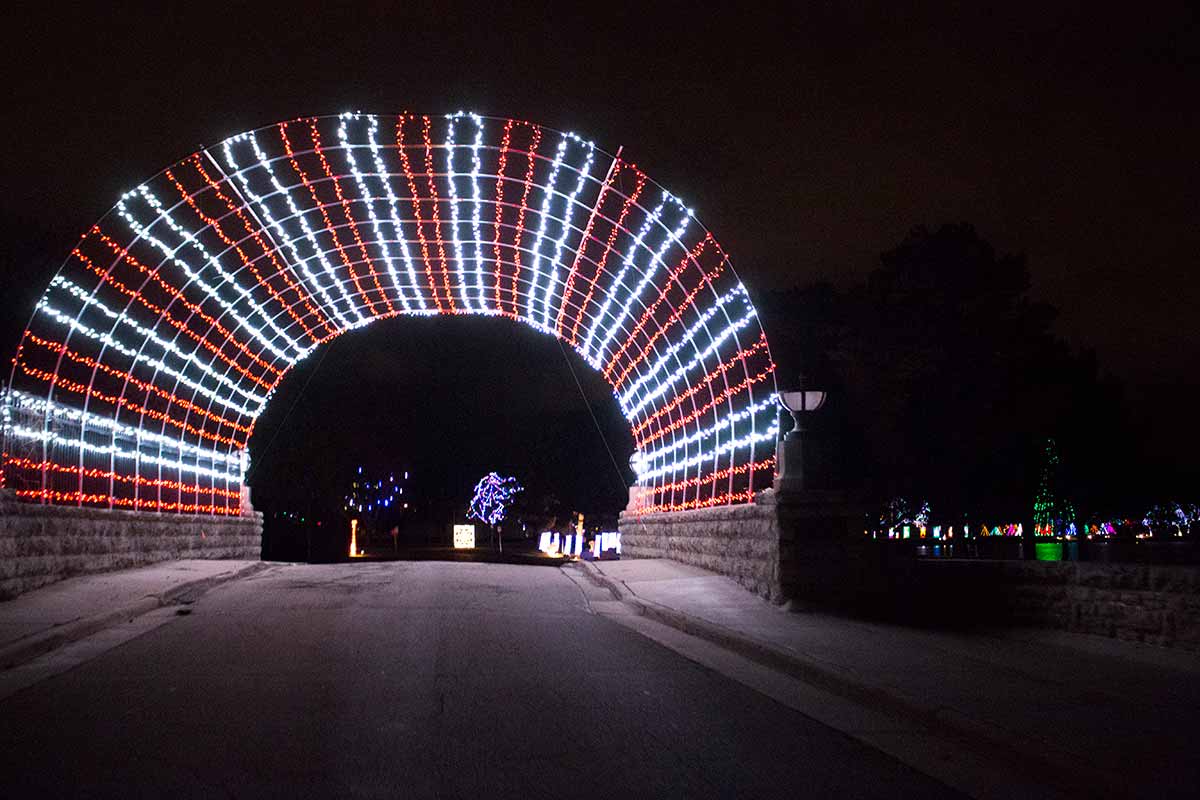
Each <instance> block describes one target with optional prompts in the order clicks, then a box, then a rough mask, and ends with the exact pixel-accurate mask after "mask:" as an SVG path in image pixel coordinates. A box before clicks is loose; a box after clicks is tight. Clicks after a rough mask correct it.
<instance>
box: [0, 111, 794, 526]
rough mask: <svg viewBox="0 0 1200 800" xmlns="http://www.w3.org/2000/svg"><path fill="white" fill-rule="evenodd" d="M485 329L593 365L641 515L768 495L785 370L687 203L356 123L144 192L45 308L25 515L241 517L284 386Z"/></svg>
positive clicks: (583, 143)
mask: <svg viewBox="0 0 1200 800" xmlns="http://www.w3.org/2000/svg"><path fill="white" fill-rule="evenodd" d="M438 314H450V315H467V314H475V315H486V316H495V317H502V318H505V319H509V320H512V321H514V322H519V323H521V324H524V325H528V326H530V327H532V328H534V329H535V330H537V331H540V332H542V333H545V334H547V335H551V336H554V337H556V338H558V339H559V340H561V341H562V342H564V343H565V344H566V345H569V346H570V347H572V348H573V349H574V350H575V351H576V353H578V354H579V355H580V356H581V357H582V359H583V360H584V361H585V362H586V363H587V364H589V365H590V366H591V367H592V368H593V369H595V370H596V371H597V372H599V373H600V374H601V375H602V376H603V377H604V379H605V380H606V381H607V382H608V383H609V385H610V387H611V388H612V391H613V396H614V398H615V400H616V402H617V404H618V406H619V407H620V409H621V412H622V413H623V414H624V416H625V418H626V419H627V421H628V423H629V426H630V429H631V431H632V433H633V438H634V443H635V447H636V454H635V458H634V459H633V462H632V463H633V464H635V466H636V474H637V482H638V486H639V487H640V488H639V490H638V491H637V492H636V493H635V495H634V496H635V499H636V502H637V504H638V505H637V507H636V509H635V510H639V511H641V512H645V513H650V512H658V511H676V510H683V509H690V508H701V507H708V506H716V505H725V504H731V503H742V502H748V501H750V500H751V499H752V498H753V497H754V494H755V492H756V491H757V490H759V489H762V488H765V487H767V486H769V485H770V482H771V480H772V477H773V474H774V466H775V439H776V435H777V433H778V429H777V412H776V407H775V404H774V400H773V397H774V393H775V377H774V369H775V368H774V364H773V363H772V360H771V356H770V353H769V351H768V348H767V340H766V337H765V335H764V334H763V331H762V328H761V326H760V324H759V321H758V318H757V315H756V313H755V309H754V306H753V304H752V303H751V301H750V297H749V295H748V294H747V291H746V288H745V287H744V286H743V285H742V283H741V282H740V281H739V280H738V278H737V276H736V274H735V273H734V271H733V268H732V266H731V264H730V261H729V258H728V256H727V255H726V253H725V251H724V250H723V249H722V248H721V246H720V245H719V244H718V243H717V241H716V239H714V238H713V236H712V234H711V233H709V232H708V231H707V230H705V229H704V228H703V226H701V225H700V224H699V222H698V221H697V220H696V218H695V215H694V213H693V211H692V209H691V208H690V207H689V206H688V205H687V204H686V203H685V202H683V201H682V200H681V199H680V198H679V197H677V196H676V195H674V194H672V193H671V192H669V191H667V190H665V189H663V188H661V187H659V186H657V185H656V184H654V182H653V181H651V180H650V179H649V178H648V177H647V175H646V174H645V173H644V172H643V171H642V170H641V169H639V168H638V166H637V165H636V164H634V163H632V162H630V161H628V160H625V159H624V158H623V157H621V156H620V155H618V156H617V157H614V156H611V155H608V154H606V153H604V152H603V151H601V150H600V149H599V148H597V147H596V146H595V145H594V144H593V143H592V142H591V141H589V140H587V139H586V138H584V137H581V136H579V135H577V134H574V133H559V132H556V131H553V130H550V129H548V128H544V127H542V126H540V125H537V124H534V123H530V122H524V121H518V120H511V119H496V118H490V117H481V116H479V115H477V114H472V113H467V112H460V113H457V114H451V115H446V116H421V115H413V114H403V115H399V116H377V115H368V114H358V113H347V114H342V115H339V116H333V117H319V118H303V119H294V120H289V121H286V122H281V123H278V124H276V125H272V126H269V127H266V128H262V129H259V130H255V131H250V132H247V133H241V134H238V135H236V136H233V137H230V138H228V139H226V140H224V141H223V142H220V143H218V144H216V145H214V146H212V147H208V148H206V149H204V150H201V151H199V152H197V153H195V154H193V155H191V156H189V157H188V158H185V159H184V160H182V161H180V162H179V163H177V164H175V165H173V166H171V167H170V168H168V169H166V170H164V171H163V172H162V173H160V174H158V175H156V176H154V177H153V178H150V179H149V180H147V181H145V182H144V183H142V184H141V185H138V186H136V187H135V188H133V189H131V190H130V191H128V192H125V193H124V194H123V195H122V196H121V198H120V200H119V201H118V203H117V205H116V206H115V207H114V208H113V209H112V210H111V211H110V212H109V213H108V214H106V215H105V216H104V217H102V218H101V219H100V220H99V221H98V222H97V223H96V224H95V225H93V226H92V227H91V228H90V229H89V230H88V231H87V232H86V233H85V235H84V236H83V237H82V239H81V240H80V241H79V242H78V244H77V245H76V247H75V248H74V249H73V250H72V251H71V254H70V256H69V258H68V259H67V261H66V263H64V264H63V266H62V267H61V269H60V270H59V272H58V274H57V275H55V277H54V279H53V280H52V281H51V283H50V286H49V288H48V289H47V290H46V291H45V293H44V294H43V295H42V297H41V298H40V300H39V301H38V302H37V305H36V309H35V312H34V315H33V318H32V321H31V322H30V324H29V327H28V329H27V330H26V331H25V332H24V334H23V336H22V337H21V341H20V344H19V345H18V347H17V352H16V354H15V357H14V359H13V362H12V363H13V370H12V376H11V380H10V382H9V389H8V390H7V391H6V393H5V396H4V398H3V425H4V441H5V446H4V453H3V483H4V485H5V486H7V487H9V488H12V489H13V490H15V492H16V494H17V496H18V497H20V498H23V499H25V500H28V501H34V502H42V503H59V504H70V505H83V506H97V507H105V508H126V509H146V510H156V511H169V512H178V513H186V514H238V513H241V501H240V498H241V488H242V483H243V480H244V478H245V475H246V472H247V469H248V458H247V451H246V446H247V442H248V441H249V439H250V436H251V433H252V432H253V430H254V425H255V422H256V420H257V419H258V417H259V415H260V414H261V413H262V411H263V408H264V407H265V405H266V404H267V403H268V402H269V401H270V398H271V397H272V395H273V394H274V392H275V390H276V387H277V386H278V385H279V382H280V381H281V380H282V379H283V377H284V376H285V375H286V374H287V372H288V370H290V369H291V368H292V367H293V366H294V365H295V364H296V363H297V362H299V361H301V360H302V359H304V358H306V357H307V356H309V355H310V354H311V353H312V352H313V351H314V350H315V349H316V348H317V347H318V346H320V345H321V344H323V343H325V342H328V341H330V340H331V339H333V338H335V337H337V336H339V335H341V334H342V333H344V332H346V331H349V330H352V329H355V328H359V327H362V326H364V325H367V324H369V323H370V322H372V321H374V320H377V319H384V318H389V317H393V316H405V315H418V316H424V315H438Z"/></svg>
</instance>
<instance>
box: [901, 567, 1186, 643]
mask: <svg viewBox="0 0 1200 800" xmlns="http://www.w3.org/2000/svg"><path fill="white" fill-rule="evenodd" d="M918 577H919V582H920V585H921V587H922V591H923V592H924V593H925V594H926V595H927V596H928V597H930V598H931V599H933V600H934V601H935V603H936V602H937V599H938V598H939V597H940V598H941V600H942V601H943V602H947V601H953V602H957V603H967V604H969V605H976V606H978V607H980V608H982V609H988V608H990V609H991V610H992V616H993V617H995V616H1002V617H1003V619H1004V621H1012V622H1018V623H1024V624H1031V625H1038V626H1042V627H1049V628H1058V629H1060V630H1067V631H1074V632H1077V633H1090V634H1096V635H1100V636H1109V637H1113V638H1117V639H1126V640H1130V641H1138V642H1146V643H1148V644H1156V645H1163V646H1171V647H1178V648H1182V649H1187V650H1197V651H1200V568H1197V567H1194V566H1165V565H1164V566H1156V565H1150V564H1103V563H1094V562H1070V561H1060V562H1047V561H966V560H948V561H940V560H936V559H931V560H929V561H922V562H920V564H919V568H918Z"/></svg>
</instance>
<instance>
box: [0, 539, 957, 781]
mask: <svg viewBox="0 0 1200 800" xmlns="http://www.w3.org/2000/svg"><path fill="white" fill-rule="evenodd" d="M603 602H605V601H603V600H598V599H597V597H596V595H595V594H594V593H589V590H588V589H586V588H585V587H582V586H581V585H580V583H579V582H578V581H576V580H572V578H571V577H569V575H568V574H567V573H566V572H564V571H560V570H556V569H546V568H539V567H526V566H515V565H505V564H469V563H467V564H464V563H438V562H390V563H350V564H334V565H311V566H310V565H290V566H284V565H281V566H274V567H270V568H268V569H265V570H263V571H261V572H258V573H256V574H253V575H249V576H246V577H242V578H240V579H238V580H235V581H231V582H228V583H224V584H222V585H219V586H215V587H213V588H211V589H209V590H208V591H207V592H206V593H205V594H203V595H202V596H200V597H199V598H198V599H197V600H195V601H194V602H190V603H188V604H185V605H182V606H166V607H162V608H158V609H157V610H155V611H152V612H149V613H147V614H146V615H144V617H143V618H142V621H141V622H140V623H139V624H138V625H137V626H133V627H127V628H126V629H124V630H121V631H117V632H114V633H112V634H111V636H110V637H109V638H108V639H105V637H104V635H101V634H97V635H96V636H93V637H90V638H87V639H82V640H80V641H78V642H76V643H74V644H69V645H66V646H64V647H63V648H61V650H59V651H57V652H56V653H54V654H50V655H47V656H42V657H40V658H39V659H37V660H35V661H31V662H29V663H28V664H25V665H24V666H22V667H18V668H17V669H19V670H24V674H25V676H26V677H25V679H24V681H25V683H24V685H23V686H22V687H21V688H16V689H14V690H12V692H11V693H10V694H8V696H7V697H4V698H3V699H0V790H2V791H0V794H3V795H4V796H6V797H122V798H128V797H141V796H147V797H151V796H152V797H162V796H171V797H172V798H175V799H176V800H178V799H179V798H187V797H206V798H207V797H288V798H295V797H405V798H424V797H430V798H434V797H437V798H457V797H463V798H467V797H470V798H478V797H501V798H503V797H514V798H516V797H520V798H528V797H554V798H567V797H581V798H591V797H595V798H601V797H602V798H606V799H610V798H622V797H639V796H640V797H655V798H657V797H680V798H683V797H687V798H696V797H735V796H736V797H748V798H772V797H787V798H796V797H821V798H824V797H901V796H903V797H931V798H936V797H953V796H958V795H957V794H956V793H955V792H954V791H952V790H950V789H948V788H947V787H946V786H945V785H944V784H942V783H940V782H938V781H936V780H934V779H932V778H929V777H927V776H925V775H924V774H922V773H920V772H918V771H916V770H914V769H912V768H910V767H908V766H905V765H904V764H902V763H900V762H899V761H897V760H895V759H893V758H891V757H889V756H887V755H884V754H883V753H882V752H880V751H879V750H877V749H874V748H872V747H869V746H867V745H866V744H863V743H862V742H860V741H858V740H856V739H853V738H851V737H850V736H847V735H846V734H844V733H842V732H840V731H838V730H835V729H833V728H831V727H829V726H827V725H824V724H822V723H820V722H817V721H816V720H815V719H813V718H812V717H811V716H809V715H806V714H804V713H800V712H799V711H797V710H796V709H795V708H793V707H789V706H788V705H786V704H784V703H781V702H777V701H776V700H774V699H772V698H771V697H770V696H769V694H764V693H763V692H760V691H755V690H753V689H751V688H749V687H748V686H747V685H744V684H743V683H742V682H738V681H735V680H731V679H730V678H727V677H724V676H723V675H722V674H720V673H718V672H717V671H714V670H713V669H710V668H708V667H706V666H703V665H702V663H703V660H702V659H696V658H689V657H685V656H683V655H681V654H680V653H679V652H677V651H675V650H672V649H669V648H668V647H664V646H662V645H661V644H660V643H658V642H656V641H654V640H653V639H652V638H647V637H646V636H643V635H641V634H639V633H638V632H637V631H636V630H635V629H633V628H631V627H629V626H627V625H622V624H618V623H617V622H615V621H614V617H613V616H611V615H607V614H602V613H600V614H598V613H594V612H595V610H596V606H597V604H598V603H603ZM609 602H613V603H615V601H609ZM616 605H620V604H616ZM39 669H40V670H42V672H41V673H38V670H39Z"/></svg>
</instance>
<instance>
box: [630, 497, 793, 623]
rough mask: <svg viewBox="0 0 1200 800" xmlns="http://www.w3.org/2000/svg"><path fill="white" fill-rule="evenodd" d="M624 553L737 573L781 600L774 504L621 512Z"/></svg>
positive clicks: (761, 592) (754, 587) (732, 575)
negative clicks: (657, 511)
mask: <svg viewBox="0 0 1200 800" xmlns="http://www.w3.org/2000/svg"><path fill="white" fill-rule="evenodd" d="M619 528H620V531H621V553H622V557H629V558H669V559H672V560H674V561H679V562H681V563H684V564H691V565H693V566H697V567H702V568H703V569H707V570H711V571H712V572H717V573H720V574H721V575H727V576H729V577H730V578H733V579H734V580H735V581H737V582H738V583H739V584H741V585H742V586H743V587H745V588H746V589H749V590H750V591H752V592H754V593H756V594H759V595H762V596H763V597H766V598H768V599H770V600H772V601H775V602H782V600H783V584H782V581H781V577H780V557H779V544H780V536H779V519H778V516H777V515H776V514H775V511H774V508H773V507H768V506H764V505H758V504H755V503H748V504H745V505H737V506H718V507H716V508H700V509H695V510H693V511H673V512H667V513H661V514H635V513H633V512H630V511H625V512H623V513H622V514H621V518H620V523H619Z"/></svg>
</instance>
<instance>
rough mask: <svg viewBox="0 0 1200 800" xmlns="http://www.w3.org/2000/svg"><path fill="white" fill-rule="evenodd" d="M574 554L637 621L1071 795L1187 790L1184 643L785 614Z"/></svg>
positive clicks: (1198, 719) (712, 589)
mask: <svg viewBox="0 0 1200 800" xmlns="http://www.w3.org/2000/svg"><path fill="white" fill-rule="evenodd" d="M584 563H585V564H586V568H587V569H588V570H590V571H591V574H592V575H593V576H594V577H595V578H597V579H599V580H600V581H601V582H602V583H604V584H605V585H607V586H608V587H609V588H610V589H612V590H613V591H614V592H616V593H617V594H618V595H619V596H620V597H621V599H623V600H625V602H626V603H629V604H632V605H634V606H635V607H637V608H638V610H640V611H641V612H642V613H643V614H644V615H645V616H647V617H649V618H651V619H655V620H657V621H658V622H662V623H666V624H667V625H671V626H672V627H675V628H678V629H681V630H683V631H685V632H687V633H691V634H693V635H697V636H700V637H701V638H704V639H708V640H710V641H713V642H715V643H717V644H720V645H722V646H723V647H726V648H728V649H730V650H733V651H735V652H737V653H740V654H741V655H743V656H746V657H748V658H750V659H752V660H754V661H757V662H759V663H762V664H765V665H767V666H770V667H772V668H775V669H777V670H779V671H781V672H785V673H787V674H790V675H792V676H793V677H796V678H799V679H801V680H803V681H805V682H807V683H810V684H813V685H816V686H818V687H820V688H822V689H825V690H827V691H829V692H832V693H834V694H837V695H840V696H842V697H845V698H847V699H850V700H853V701H856V702H859V703H861V704H862V705H864V706H867V707H870V708H873V709H876V710H879V711H882V712H885V713H887V714H888V715H890V716H892V717H894V718H898V719H904V720H909V721H914V720H915V721H916V722H918V723H919V724H922V725H923V726H925V727H926V728H928V729H930V730H934V731H937V732H939V733H941V734H942V735H944V736H946V737H947V738H949V739H952V740H954V741H956V742H958V743H959V744H961V745H962V746H964V747H971V748H979V749H982V750H985V751H987V752H994V754H995V757H996V758H997V759H1011V761H1010V762H1009V763H1011V764H1012V768H1013V770H1014V771H1015V772H1021V773H1024V774H1027V775H1030V776H1038V777H1042V778H1045V779H1047V780H1053V781H1054V782H1056V783H1059V784H1065V785H1067V786H1070V787H1074V789H1077V790H1078V791H1079V794H1081V795H1090V796H1137V795H1150V796H1156V797H1172V796H1179V797H1193V796H1195V794H1194V793H1195V791H1196V786H1197V781H1198V780H1200V759H1197V758H1196V756H1195V740H1194V739H1193V737H1194V736H1195V735H1196V728H1197V725H1198V723H1200V656H1197V654H1195V653H1189V652H1186V651H1174V650H1168V649H1161V648H1155V647H1152V646H1148V645H1142V644H1137V643H1130V642H1121V641H1116V640H1111V639H1102V638H1098V637H1090V636H1084V635H1079V634H1068V633H1060V632H1054V631H1043V630H1028V629H1017V630H1005V631H982V632H970V633H964V632H948V631H940V630H928V629H916V628H907V627H901V626H896V625H888V624H883V623H872V622H864V621H859V620H855V619H850V618H846V617H840V616H835V615H831V614H825V613H817V612H810V611H803V612H788V611H785V610H783V609H780V608H777V607H775V606H772V605H770V604H768V603H767V602H765V601H763V600H761V599H760V598H758V597H756V596H755V595H752V594H750V593H749V592H747V591H745V590H744V589H742V588H741V587H740V586H738V585H737V584H736V583H735V582H733V581H732V580H730V579H728V578H725V577H723V576H720V575H716V574H714V573H711V572H707V571H705V570H702V569H699V568H696V567H690V566H686V565H683V564H679V563H676V562H673V561H666V560H657V559H637V560H628V561H609V562H590V563H589V562H584ZM953 601H954V599H953V598H947V602H953Z"/></svg>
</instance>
